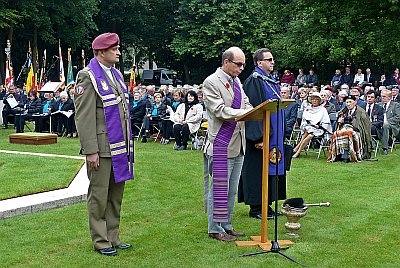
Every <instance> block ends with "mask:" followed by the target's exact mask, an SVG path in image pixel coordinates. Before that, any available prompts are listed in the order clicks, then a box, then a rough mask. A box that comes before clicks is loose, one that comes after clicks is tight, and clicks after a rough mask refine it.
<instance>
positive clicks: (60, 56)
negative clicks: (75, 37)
mask: <svg viewBox="0 0 400 268" xmlns="http://www.w3.org/2000/svg"><path fill="white" fill-rule="evenodd" d="M58 52H59V58H60V59H59V60H60V68H59V74H60V81H61V82H62V85H61V88H64V86H65V75H64V64H63V60H62V53H61V43H60V41H58Z"/></svg>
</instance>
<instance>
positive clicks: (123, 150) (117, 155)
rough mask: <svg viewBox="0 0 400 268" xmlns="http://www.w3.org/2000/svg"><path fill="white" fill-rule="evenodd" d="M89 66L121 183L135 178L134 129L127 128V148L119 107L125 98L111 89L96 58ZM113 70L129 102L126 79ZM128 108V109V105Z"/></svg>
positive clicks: (117, 177) (113, 162) (115, 176)
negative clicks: (101, 103)
mask: <svg viewBox="0 0 400 268" xmlns="http://www.w3.org/2000/svg"><path fill="white" fill-rule="evenodd" d="M88 67H89V68H90V70H91V71H92V72H93V74H94V76H95V77H94V78H95V80H96V84H97V87H96V85H95V84H94V83H93V87H94V88H95V90H96V92H97V93H98V94H99V96H100V98H101V100H102V102H103V106H104V116H105V120H106V128H107V133H108V140H109V142H110V150H111V161H112V167H113V173H114V181H115V182H116V183H119V182H123V181H126V180H133V140H132V131H131V128H130V127H128V129H127V130H126V131H129V133H127V134H128V135H129V136H128V137H129V144H128V148H127V144H126V142H125V137H124V131H123V129H122V122H121V118H124V115H122V116H121V114H120V112H119V108H118V103H120V102H121V101H123V99H121V97H119V96H118V97H117V96H116V95H115V94H114V92H113V90H112V89H111V85H110V83H109V82H108V79H107V78H108V77H107V75H106V74H105V72H104V71H103V69H102V68H101V66H100V64H99V62H98V61H97V60H96V59H95V58H93V59H91V60H90V63H89V65H88ZM111 72H112V73H113V74H114V76H115V78H116V80H117V81H118V83H119V84H120V86H121V88H122V91H123V93H124V95H125V98H126V102H127V103H129V96H128V91H127V89H126V86H125V84H124V82H123V81H124V80H123V79H122V77H121V76H120V74H119V73H118V72H117V71H116V70H115V68H114V67H111ZM89 74H90V72H89ZM92 82H93V81H92ZM116 86H117V85H116ZM126 108H127V109H128V106H127V107H126ZM127 123H128V126H130V122H129V120H128V121H127Z"/></svg>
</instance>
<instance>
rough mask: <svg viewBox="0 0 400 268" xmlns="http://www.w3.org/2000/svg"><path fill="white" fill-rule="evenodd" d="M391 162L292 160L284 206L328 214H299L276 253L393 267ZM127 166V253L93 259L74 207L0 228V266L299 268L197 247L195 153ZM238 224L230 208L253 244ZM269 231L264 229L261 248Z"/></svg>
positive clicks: (200, 218) (154, 150) (201, 237)
mask: <svg viewBox="0 0 400 268" xmlns="http://www.w3.org/2000/svg"><path fill="white" fill-rule="evenodd" d="M68 142H71V144H70V145H71V147H72V146H77V148H79V146H78V145H77V144H74V145H72V144H73V143H76V142H77V140H68ZM67 147H68V146H67ZM66 150H68V151H69V152H71V151H70V148H66ZM58 153H61V151H60V152H58ZM399 156H400V150H397V151H394V152H393V153H390V154H389V155H388V156H381V155H378V161H371V162H363V163H349V164H344V163H326V162H325V160H323V159H320V160H316V159H315V154H309V155H308V156H302V157H301V158H299V159H295V160H294V161H293V165H292V170H291V171H290V173H289V174H288V186H287V187H288V197H303V198H305V199H306V201H308V202H310V203H311V202H312V203H313V202H322V201H327V202H331V203H332V205H331V207H329V208H325V207H323V208H310V209H309V211H308V214H307V215H306V216H305V217H304V218H302V219H301V223H302V228H301V229H300V234H301V237H300V238H298V239H296V240H294V242H295V244H294V245H293V246H292V247H291V248H290V249H288V250H286V251H285V253H286V254H288V255H290V256H292V257H293V258H295V259H297V260H299V261H300V262H302V263H304V264H306V265H307V266H309V267H399V266H400V260H399V258H398V255H399V253H398V252H400V245H399V242H398V241H400V234H399V232H398V221H397V220H398V219H399V218H400V210H399V209H398V208H399V205H400V201H399V198H398V197H399V196H400V180H399V177H400V176H399V174H400V166H399ZM135 157H136V163H135V181H133V182H132V181H130V182H127V184H126V190H125V196H124V203H123V208H122V221H121V230H120V231H121V239H122V240H123V241H124V242H128V243H133V244H134V249H133V250H130V251H126V252H121V253H120V256H118V257H104V256H100V255H99V254H97V253H94V252H93V251H92V248H91V242H90V237H89V231H88V224H87V211H86V204H84V203H81V204H77V205H72V206H69V207H65V208H60V209H55V210H51V211H44V212H40V213H36V214H32V215H24V216H19V217H15V218H10V219H6V220H2V221H0V226H1V227H0V237H1V242H2V243H0V251H1V255H0V256H1V260H0V266H3V267H96V268H97V267H224V268H225V267H299V266H297V265H295V264H293V263H291V262H290V261H288V260H287V259H284V258H282V257H280V256H278V255H275V254H274V255H265V254H264V255H258V256H253V257H247V258H238V257H236V256H237V255H238V254H241V253H247V252H253V251H257V250H258V249H257V248H238V247H236V246H235V245H234V244H232V243H223V242H219V241H215V240H212V239H209V238H208V237H207V219H206V215H205V214H204V212H203V178H202V154H201V152H199V151H180V152H176V151H173V150H172V145H168V146H162V145H160V144H155V143H153V142H148V143H147V144H141V143H136V144H135ZM247 214H248V207H246V206H245V205H243V204H237V205H236V207H235V216H234V225H235V229H236V230H239V231H244V232H246V234H247V235H258V234H260V221H258V220H256V219H252V218H249V217H248V216H247ZM283 224H284V218H283V217H281V218H280V219H279V226H278V229H279V238H280V239H285V235H284V226H283ZM273 229H274V224H273V222H270V224H269V233H270V238H272V233H273Z"/></svg>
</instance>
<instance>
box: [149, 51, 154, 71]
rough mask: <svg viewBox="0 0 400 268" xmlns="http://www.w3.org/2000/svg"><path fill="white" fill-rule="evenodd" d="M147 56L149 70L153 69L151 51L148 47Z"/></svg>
mask: <svg viewBox="0 0 400 268" xmlns="http://www.w3.org/2000/svg"><path fill="white" fill-rule="evenodd" d="M148 57H149V70H153V61H154V60H153V51H152V50H151V49H150V48H149V50H148Z"/></svg>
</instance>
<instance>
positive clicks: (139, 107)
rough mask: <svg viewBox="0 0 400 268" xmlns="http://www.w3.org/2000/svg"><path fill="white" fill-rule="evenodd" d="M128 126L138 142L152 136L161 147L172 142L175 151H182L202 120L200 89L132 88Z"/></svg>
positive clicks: (202, 104) (202, 107)
mask: <svg viewBox="0 0 400 268" xmlns="http://www.w3.org/2000/svg"><path fill="white" fill-rule="evenodd" d="M131 99H132V100H131V101H130V105H131V107H130V108H131V121H132V122H131V125H132V131H133V133H134V135H135V136H137V137H139V138H141V141H142V142H144V143H145V142H147V139H148V138H149V137H151V136H152V135H153V138H154V139H155V140H157V139H160V142H161V144H164V145H165V144H168V143H169V142H170V139H171V138H174V140H175V150H178V151H180V150H186V149H187V146H188V141H189V139H190V135H192V134H195V133H196V132H197V131H198V130H199V128H200V124H201V123H202V121H203V120H205V117H204V116H203V115H204V113H205V107H204V103H203V98H202V92H201V89H199V88H198V87H191V86H183V87H178V88H174V87H168V86H161V87H160V89H159V90H158V91H157V92H156V91H155V87H154V86H141V87H135V88H134V89H133V92H132V96H131Z"/></svg>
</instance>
